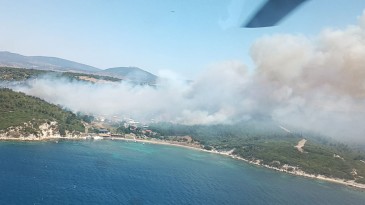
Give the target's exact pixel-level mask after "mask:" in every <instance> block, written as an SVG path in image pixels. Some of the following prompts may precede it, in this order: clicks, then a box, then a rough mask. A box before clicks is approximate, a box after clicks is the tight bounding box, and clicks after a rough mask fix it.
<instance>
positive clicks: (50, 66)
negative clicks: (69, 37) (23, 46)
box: [0, 51, 100, 73]
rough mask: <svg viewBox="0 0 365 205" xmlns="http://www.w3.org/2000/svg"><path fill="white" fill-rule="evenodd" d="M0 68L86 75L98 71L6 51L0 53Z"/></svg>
mask: <svg viewBox="0 0 365 205" xmlns="http://www.w3.org/2000/svg"><path fill="white" fill-rule="evenodd" d="M0 66H3V67H17V68H28V69H29V68H33V69H38V70H55V71H69V72H86V73H92V72H98V71H100V69H98V68H95V67H92V66H89V65H85V64H82V63H77V62H74V61H70V60H65V59H61V58H56V57H46V56H23V55H20V54H16V53H10V52H6V51H2V52H0Z"/></svg>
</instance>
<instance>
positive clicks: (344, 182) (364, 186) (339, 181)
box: [0, 136, 365, 191]
mask: <svg viewBox="0 0 365 205" xmlns="http://www.w3.org/2000/svg"><path fill="white" fill-rule="evenodd" d="M89 139H90V138H87V137H86V136H82V137H81V136H76V137H75V136H68V137H59V136H57V137H42V138H36V137H34V138H33V137H32V138H28V137H19V138H15V137H0V141H18V142H19V141H23V142H42V141H56V142H58V140H89ZM91 140H96V141H97V140H121V141H128V142H136V143H149V144H157V145H167V146H175V147H182V148H187V149H193V150H196V151H201V152H206V153H212V154H219V155H222V156H226V157H230V158H232V159H236V160H240V161H244V162H246V163H249V164H252V165H256V166H259V167H263V168H268V169H271V170H275V171H278V172H283V173H286V174H291V175H294V176H301V177H305V178H310V179H315V180H322V181H327V182H331V183H336V184H342V185H346V186H349V187H352V188H356V189H360V190H361V191H365V184H360V183H356V182H355V181H354V180H344V179H338V178H330V177H326V176H323V175H314V174H308V173H306V172H304V171H302V170H295V171H288V170H286V169H283V168H277V167H273V166H269V165H264V164H260V160H255V161H252V160H248V159H245V158H242V157H240V156H237V155H233V154H232V152H233V150H231V151H226V152H222V151H217V150H206V149H203V148H201V147H200V146H199V145H197V144H196V146H194V145H193V144H186V143H179V142H175V143H174V142H169V141H161V140H155V139H128V138H123V137H108V138H102V139H91ZM284 166H285V165H284Z"/></svg>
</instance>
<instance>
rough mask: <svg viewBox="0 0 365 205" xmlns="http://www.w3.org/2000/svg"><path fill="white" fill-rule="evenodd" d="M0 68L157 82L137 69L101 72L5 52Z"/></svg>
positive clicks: (148, 74)
mask: <svg viewBox="0 0 365 205" xmlns="http://www.w3.org/2000/svg"><path fill="white" fill-rule="evenodd" d="M0 67H11V68H26V69H36V70H47V71H58V72H68V73H83V74H89V75H95V76H104V77H112V78H117V79H123V80H126V81H130V82H132V83H136V84H155V83H156V80H157V76H155V75H153V74H152V73H149V72H147V71H145V70H142V69H140V68H137V67H116V68H109V69H106V70H102V69H100V68H96V67H93V66H89V65H85V64H82V63H77V62H74V61H70V60H66V59H62V58H56V57H47V56H24V55H20V54H16V53H10V52H6V51H0Z"/></svg>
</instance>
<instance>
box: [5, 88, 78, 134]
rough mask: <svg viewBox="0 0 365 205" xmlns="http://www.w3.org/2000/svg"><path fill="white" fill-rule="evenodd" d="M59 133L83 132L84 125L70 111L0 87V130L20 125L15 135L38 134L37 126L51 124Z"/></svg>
mask: <svg viewBox="0 0 365 205" xmlns="http://www.w3.org/2000/svg"><path fill="white" fill-rule="evenodd" d="M52 122H57V124H56V125H54V126H53V127H54V128H55V129H57V130H58V132H59V133H60V134H61V135H63V136H64V135H65V134H66V132H69V133H70V132H83V131H84V126H83V124H82V122H81V120H80V119H78V117H77V116H76V115H75V114H73V113H72V112H69V111H65V110H63V109H62V108H60V107H58V106H56V105H52V104H49V103H47V102H45V101H44V100H41V99H39V98H36V97H32V96H28V95H25V94H24V93H19V92H14V91H12V90H10V89H7V88H0V131H1V132H5V131H6V130H7V129H9V128H11V127H13V128H14V127H22V128H21V130H20V131H19V132H20V133H17V135H19V134H20V135H23V136H26V135H30V134H33V135H36V136H37V135H39V134H40V129H39V126H40V125H41V124H44V123H48V124H52Z"/></svg>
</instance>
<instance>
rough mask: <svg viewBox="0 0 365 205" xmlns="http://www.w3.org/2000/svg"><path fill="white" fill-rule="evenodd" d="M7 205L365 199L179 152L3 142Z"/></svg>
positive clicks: (112, 144)
mask: <svg viewBox="0 0 365 205" xmlns="http://www.w3.org/2000/svg"><path fill="white" fill-rule="evenodd" d="M0 204H306V205H307V204H331V205H334V204H341V205H342V204H365V192H363V191H358V190H355V189H352V188H348V187H346V186H342V185H337V184H332V183H327V182H322V181H316V180H311V179H306V178H301V177H296V176H291V175H287V174H282V173H278V172H275V171H272V170H268V169H264V168H259V167H255V166H252V165H248V164H246V163H244V162H242V161H238V160H234V159H230V158H228V157H224V156H220V155H215V154H210V153H205V152H199V151H195V150H189V149H184V148H179V147H172V146H163V145H150V144H141V143H134V142H124V141H110V140H102V141H77V142H73V141H63V142H59V143H55V142H34V143H33V142H27V143H22V142H0Z"/></svg>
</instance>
